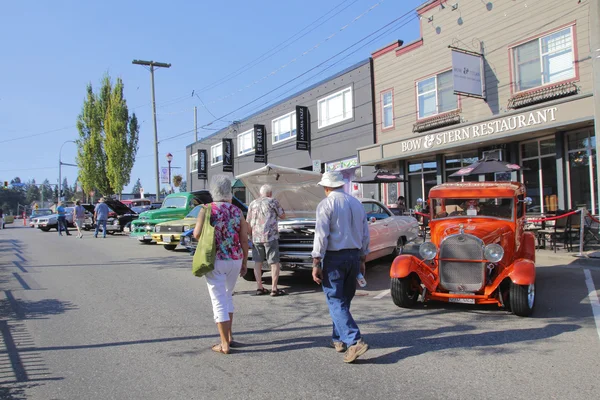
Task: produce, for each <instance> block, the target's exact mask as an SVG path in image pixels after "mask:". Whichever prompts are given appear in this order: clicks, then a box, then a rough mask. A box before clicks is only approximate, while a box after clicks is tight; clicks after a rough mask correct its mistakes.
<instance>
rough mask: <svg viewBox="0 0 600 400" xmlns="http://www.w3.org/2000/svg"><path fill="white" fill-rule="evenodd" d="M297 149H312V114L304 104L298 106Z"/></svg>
mask: <svg viewBox="0 0 600 400" xmlns="http://www.w3.org/2000/svg"><path fill="white" fill-rule="evenodd" d="M296 150H310V116H309V114H308V107H304V106H296Z"/></svg>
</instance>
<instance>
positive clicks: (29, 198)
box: [25, 179, 40, 204]
mask: <svg viewBox="0 0 600 400" xmlns="http://www.w3.org/2000/svg"><path fill="white" fill-rule="evenodd" d="M39 200H40V188H38V187H37V185H36V184H35V179H32V180H31V181H29V182H28V183H27V189H26V192H25V202H26V203H27V204H32V203H33V202H34V201H39Z"/></svg>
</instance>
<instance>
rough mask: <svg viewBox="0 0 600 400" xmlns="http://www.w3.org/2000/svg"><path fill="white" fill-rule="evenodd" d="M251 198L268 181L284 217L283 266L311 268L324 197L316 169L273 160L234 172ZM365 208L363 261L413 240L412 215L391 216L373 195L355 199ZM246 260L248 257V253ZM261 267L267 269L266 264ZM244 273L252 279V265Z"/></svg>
mask: <svg viewBox="0 0 600 400" xmlns="http://www.w3.org/2000/svg"><path fill="white" fill-rule="evenodd" d="M236 178H238V179H240V180H241V181H242V182H243V184H244V186H245V187H246V189H247V191H248V193H251V194H252V197H253V198H258V197H260V187H261V186H262V185H264V184H269V185H271V187H272V188H273V197H274V198H276V199H277V200H278V201H279V203H280V204H281V206H282V207H283V209H284V210H285V214H286V218H285V219H283V220H280V221H279V257H280V263H281V268H282V269H284V270H298V269H304V270H311V269H312V256H311V252H312V248H313V239H314V232H315V218H316V210H317V205H318V204H319V202H320V201H321V200H323V199H324V198H325V191H324V190H323V188H322V187H321V186H319V185H317V183H318V182H319V181H320V180H321V174H320V173H318V172H312V171H306V170H300V169H294V168H287V167H280V166H277V165H273V164H267V165H266V166H264V167H262V168H260V169H258V170H255V171H251V172H248V173H245V174H242V175H239V176H237V177H236ZM358 200H359V201H360V202H361V203H362V204H363V207H364V208H365V211H366V214H367V219H368V224H369V233H370V243H369V249H370V253H369V255H368V256H367V261H371V260H375V259H377V258H380V257H384V256H387V255H390V254H394V255H398V254H401V253H402V251H403V248H404V245H405V244H406V243H408V242H411V241H413V240H415V239H416V238H417V237H418V233H419V224H418V222H417V220H416V219H415V218H413V217H408V216H395V215H393V214H392V212H391V211H390V210H389V209H388V208H387V207H386V206H385V205H383V204H382V203H380V202H379V201H377V200H374V199H358ZM249 260H250V261H251V260H252V255H251V254H250V256H249ZM263 269H265V270H269V269H270V267H269V266H268V265H266V264H264V265H263ZM249 271H250V272H249V273H248V274H246V275H245V278H246V279H248V280H253V279H254V273H253V272H252V269H251V268H250V269H249Z"/></svg>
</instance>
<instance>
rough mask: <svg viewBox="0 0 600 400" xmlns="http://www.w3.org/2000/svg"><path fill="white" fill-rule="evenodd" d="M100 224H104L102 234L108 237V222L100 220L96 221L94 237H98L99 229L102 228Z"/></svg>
mask: <svg viewBox="0 0 600 400" xmlns="http://www.w3.org/2000/svg"><path fill="white" fill-rule="evenodd" d="M100 224H102V233H103V235H102V236H104V237H106V220H105V219H99V220H96V232H95V233H94V236H98V229H99V228H100Z"/></svg>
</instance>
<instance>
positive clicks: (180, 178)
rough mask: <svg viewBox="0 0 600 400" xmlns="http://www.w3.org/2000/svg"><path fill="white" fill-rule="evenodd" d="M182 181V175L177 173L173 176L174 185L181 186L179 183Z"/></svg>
mask: <svg viewBox="0 0 600 400" xmlns="http://www.w3.org/2000/svg"><path fill="white" fill-rule="evenodd" d="M181 181H183V177H182V176H181V175H175V176H174V177H173V185H174V186H175V187H179V185H181Z"/></svg>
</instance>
